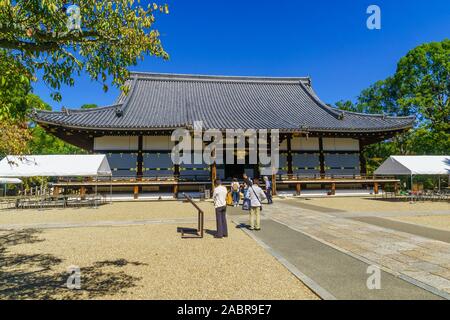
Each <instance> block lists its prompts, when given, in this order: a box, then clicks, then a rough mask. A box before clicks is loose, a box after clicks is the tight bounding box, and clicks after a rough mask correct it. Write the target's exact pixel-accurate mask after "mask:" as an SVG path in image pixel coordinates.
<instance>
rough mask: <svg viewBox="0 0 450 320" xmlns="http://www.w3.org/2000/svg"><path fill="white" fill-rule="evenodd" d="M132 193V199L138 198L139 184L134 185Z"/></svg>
mask: <svg viewBox="0 0 450 320" xmlns="http://www.w3.org/2000/svg"><path fill="white" fill-rule="evenodd" d="M133 195H134V199H138V198H139V186H134V188H133Z"/></svg>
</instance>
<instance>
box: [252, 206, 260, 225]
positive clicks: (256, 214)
mask: <svg viewBox="0 0 450 320" xmlns="http://www.w3.org/2000/svg"><path fill="white" fill-rule="evenodd" d="M255 220H256V224H255ZM250 229H252V230H253V229H261V209H260V207H250Z"/></svg>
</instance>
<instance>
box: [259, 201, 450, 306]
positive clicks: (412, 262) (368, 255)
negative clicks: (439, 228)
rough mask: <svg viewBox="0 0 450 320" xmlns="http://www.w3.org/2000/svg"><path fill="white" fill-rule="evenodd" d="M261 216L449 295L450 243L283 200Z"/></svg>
mask: <svg viewBox="0 0 450 320" xmlns="http://www.w3.org/2000/svg"><path fill="white" fill-rule="evenodd" d="M264 215H265V217H266V218H270V219H272V220H274V221H277V222H279V223H282V224H284V225H286V226H288V227H290V228H291V229H293V230H296V231H299V232H301V233H303V234H306V235H308V236H310V237H311V238H313V239H316V240H318V241H321V242H322V243H325V244H327V245H329V246H331V247H333V248H335V249H337V250H340V251H341V252H345V253H347V254H349V255H351V256H353V257H355V258H358V259H360V260H361V261H364V262H366V263H369V264H375V265H378V266H379V267H381V268H382V269H383V270H385V271H387V272H389V273H392V274H394V275H396V276H398V277H400V278H403V279H405V280H407V281H410V282H412V283H415V284H416V285H419V286H422V287H424V288H427V289H429V290H434V291H437V293H438V294H440V295H441V296H443V297H446V298H450V244H449V243H445V242H441V241H437V240H432V239H428V238H424V237H420V236H416V235H412V234H409V233H405V232H400V231H396V230H391V229H387V228H382V227H379V226H375V225H371V224H367V223H363V222H359V221H355V220H351V219H347V218H343V217H341V216H339V215H340V213H336V214H333V213H331V212H327V213H324V212H318V211H312V210H308V209H305V208H299V207H296V206H295V205H292V204H288V203H283V202H282V201H280V202H277V203H275V204H274V205H272V206H265V207H264Z"/></svg>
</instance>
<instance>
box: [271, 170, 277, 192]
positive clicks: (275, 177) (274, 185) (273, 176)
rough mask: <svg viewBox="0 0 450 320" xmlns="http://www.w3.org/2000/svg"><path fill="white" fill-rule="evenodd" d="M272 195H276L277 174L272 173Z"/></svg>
mask: <svg viewBox="0 0 450 320" xmlns="http://www.w3.org/2000/svg"><path fill="white" fill-rule="evenodd" d="M272 195H274V196H276V195H277V175H276V174H272Z"/></svg>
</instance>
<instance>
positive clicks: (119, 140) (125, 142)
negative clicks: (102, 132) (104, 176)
mask: <svg viewBox="0 0 450 320" xmlns="http://www.w3.org/2000/svg"><path fill="white" fill-rule="evenodd" d="M137 149H138V137H137V136H103V137H96V138H94V150H95V151H108V150H124V151H130V150H137Z"/></svg>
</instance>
